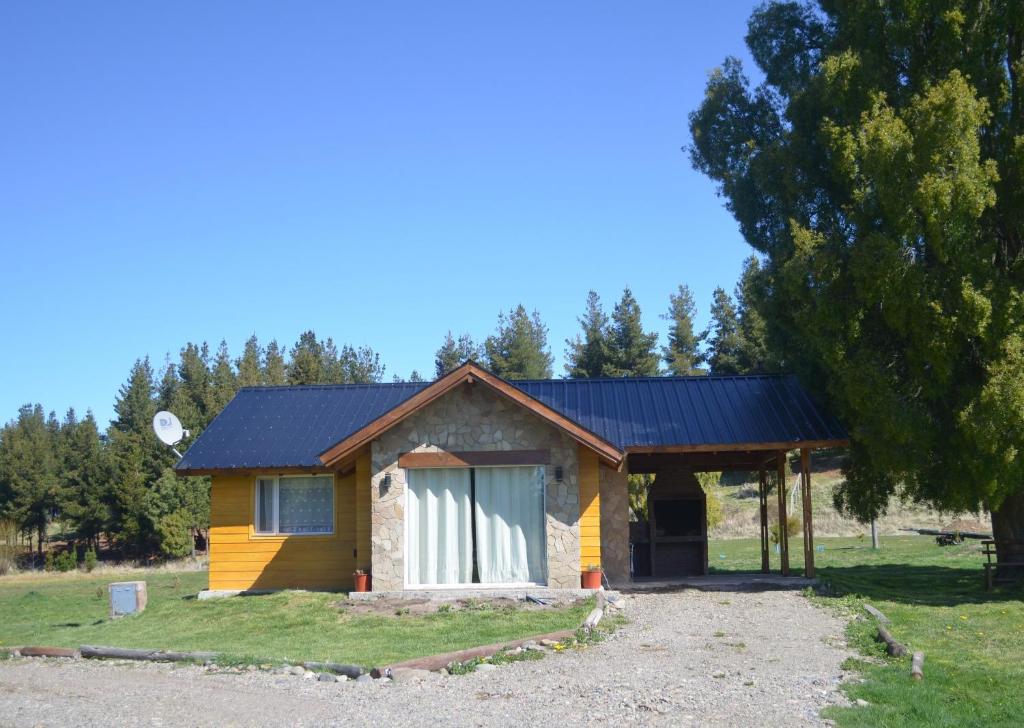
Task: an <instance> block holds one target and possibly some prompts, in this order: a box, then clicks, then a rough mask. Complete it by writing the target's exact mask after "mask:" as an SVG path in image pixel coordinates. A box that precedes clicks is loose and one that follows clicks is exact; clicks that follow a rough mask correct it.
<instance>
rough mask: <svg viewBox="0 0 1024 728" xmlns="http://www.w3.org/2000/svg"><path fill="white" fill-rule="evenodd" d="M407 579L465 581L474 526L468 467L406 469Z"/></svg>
mask: <svg viewBox="0 0 1024 728" xmlns="http://www.w3.org/2000/svg"><path fill="white" fill-rule="evenodd" d="M408 473H409V475H408V478H409V483H408V498H407V501H406V514H405V517H406V521H407V523H408V531H407V534H406V540H407V543H406V559H405V573H406V582H407V583H408V584H410V585H414V584H469V583H470V582H472V580H473V526H472V520H471V518H472V514H471V511H470V508H471V505H470V493H469V469H468V468H417V469H410V470H409V471H408Z"/></svg>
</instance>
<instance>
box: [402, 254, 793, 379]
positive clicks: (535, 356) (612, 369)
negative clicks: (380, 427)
mask: <svg viewBox="0 0 1024 728" xmlns="http://www.w3.org/2000/svg"><path fill="white" fill-rule="evenodd" d="M759 273H760V266H759V264H758V261H757V258H754V257H751V258H748V259H747V260H746V261H745V262H744V266H743V273H742V275H741V276H740V280H739V283H738V284H737V285H736V289H735V291H734V295H733V296H731V295H729V293H728V292H726V291H725V289H723V288H721V287H719V288H716V289H715V291H714V294H713V297H712V302H711V308H710V321H709V323H708V326H707V328H705V329H704V330H703V331H701V332H699V333H698V332H697V331H696V328H695V324H694V316H695V315H696V312H697V306H696V302H695V301H694V298H693V293H692V292H691V291H690V288H689V286H686V285H680V286H679V288H678V290H677V291H676V292H675V293H673V294H672V295H670V296H669V306H668V310H667V312H666V313H664V314H662V316H661V317H662V318H663V319H665V320H667V321H668V323H669V330H668V337H667V342H666V344H665V345H664V346H661V347H659V346H658V334H657V333H656V332H652V331H646V330H644V327H643V323H642V320H641V311H640V305H639V304H638V303H637V300H636V298H635V297H634V295H633V292H632V291H631V290H630V289H629V288H626V289H625V290H624V291H623V292H622V297H621V298H620V299H619V301H618V303H616V304H615V305H614V307H613V308H612V312H611V314H610V315H609V314H608V313H606V312H605V309H604V307H603V305H602V303H601V298H600V296H598V294H597V293H596V292H595V291H590V293H589V295H588V296H587V302H586V309H585V310H584V313H583V315H582V316H581V317H580V318H579V319H578V321H579V324H580V329H581V330H580V332H579V333H577V334H576V336H575V337H574V338H572V339H569V340H567V341H566V342H565V343H566V350H565V374H566V376H568V377H571V378H582V377H625V376H649V377H653V376H659V375H663V374H670V375H674V376H694V375H704V374H715V375H728V374H763V373H770V372H776V371H779V370H780V369H781V366H782V362H781V361H780V360H779V358H778V357H775V356H773V355H772V354H771V353H770V352H769V350H768V347H767V345H766V343H765V323H764V319H763V318H762V317H761V315H760V314H759V313H758V310H757V307H756V306H757V301H756V295H757V293H756V292H757V290H758V289H757V288H756V286H755V279H756V277H757V276H758V274H759ZM547 335H548V329H547V327H546V326H545V325H544V323H543V322H542V321H541V319H540V315H539V314H538V313H537V312H536V311H534V312H533V313H532V314H530V313H527V311H526V308H525V307H523V306H522V305H519V306H517V307H516V308H514V309H512V310H511V311H509V313H508V314H505V313H502V314H501V315H500V316H499V317H498V328H497V331H496V332H495V333H494V334H492V335H491V336H488V337H487V338H486V339H485V340H484V342H483V344H482V345H481V344H477V343H476V342H475V341H474V339H473V337H472V336H471V335H470V334H468V333H463V334H462V335H460V336H459V337H458V338H455V337H453V336H452V334H451V332H449V333H448V335H447V336H446V337H445V340H444V342H443V343H442V345H441V347H440V348H439V349H438V350H437V353H436V355H435V357H434V374H435V375H436V376H438V377H440V376H443V375H444V374H446V373H448V372H450V371H451V370H452V369H454V368H455V367H457V366H458V365H459V364H461V363H462V362H464V361H466V360H467V359H474V360H477V361H479V362H481V363H483V364H484V365H485V366H486V367H487V368H488V369H490V370H491V371H493V372H494V373H495V374H498V375H500V376H502V377H504V378H506V379H547V378H550V377H551V376H552V375H553V370H552V367H553V361H554V358H553V357H552V355H551V349H550V347H549V345H548V338H547ZM417 376H418V375H417V374H416V373H415V372H414V377H417Z"/></svg>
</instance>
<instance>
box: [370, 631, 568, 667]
mask: <svg viewBox="0 0 1024 728" xmlns="http://www.w3.org/2000/svg"><path fill="white" fill-rule="evenodd" d="M574 634H576V630H572V629H563V630H561V631H560V632H551V633H549V634H540V635H537V636H536V637H527V638H525V639H521V640H512V641H511V642H499V643H496V644H493V645H483V646H482V647H471V648H470V649H468V650H458V651H456V652H444V653H442V654H440V655H429V656H427V657H417V658H415V659H412V660H405V661H404V662H396V663H394V664H393V665H388V666H387V667H375V668H373V669H372V670H371V671H370V674H371V675H372V676H373V677H380V676H381V675H386V674H387V671H388V670H396V669H404V668H409V669H413V670H435V671H436V670H440V669H441V668H444V667H448V665H450V664H451V663H453V662H466V661H467V660H473V659H475V658H477V657H490V656H491V655H494V654H497V653H498V652H500V651H501V650H506V649H508V650H510V649H513V648H515V647H522V646H523V645H525V644H526V643H527V642H538V643H539V642H540V641H541V640H554V641H555V642H561V641H562V640H564V639H566V638H567V637H572V636H573V635H574Z"/></svg>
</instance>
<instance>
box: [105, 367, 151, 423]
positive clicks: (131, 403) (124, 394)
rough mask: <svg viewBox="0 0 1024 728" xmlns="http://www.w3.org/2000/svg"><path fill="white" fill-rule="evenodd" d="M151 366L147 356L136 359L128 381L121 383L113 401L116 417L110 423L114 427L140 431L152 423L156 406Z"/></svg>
mask: <svg viewBox="0 0 1024 728" xmlns="http://www.w3.org/2000/svg"><path fill="white" fill-rule="evenodd" d="M154 394H155V387H154V385H153V368H152V367H151V366H150V365H149V357H148V356H147V357H145V358H144V359H136V360H135V364H134V365H133V366H132V369H131V373H130V374H129V375H128V381H127V382H126V383H124V384H122V385H121V387H120V389H119V390H118V393H117V399H116V401H115V402H114V414H116V415H117V418H116V419H115V420H114V421H113V422H112V423H111V425H112V426H113V427H114V429H116V430H118V431H119V432H125V433H142V432H145V431H148V430H149V429H150V427H152V424H153V415H155V414H156V406H155V403H154V401H153V395H154Z"/></svg>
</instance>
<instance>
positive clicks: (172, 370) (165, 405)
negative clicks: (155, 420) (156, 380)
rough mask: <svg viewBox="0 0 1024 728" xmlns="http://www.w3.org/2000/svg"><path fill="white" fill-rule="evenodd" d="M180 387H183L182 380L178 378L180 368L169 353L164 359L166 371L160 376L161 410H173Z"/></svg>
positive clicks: (159, 398) (158, 389)
mask: <svg viewBox="0 0 1024 728" xmlns="http://www.w3.org/2000/svg"><path fill="white" fill-rule="evenodd" d="M179 387H181V380H180V379H179V378H178V368H177V367H176V366H175V365H174V362H172V361H171V357H170V354H168V355H167V358H166V359H165V360H164V371H163V374H162V375H161V376H160V384H159V386H158V387H157V393H156V399H157V403H158V404H157V407H159V408H160V409H161V410H173V409H174V403H175V400H176V399H177V396H178V388H179Z"/></svg>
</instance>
